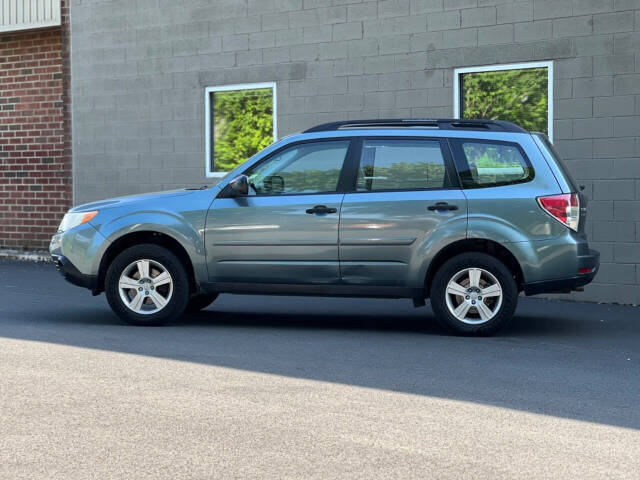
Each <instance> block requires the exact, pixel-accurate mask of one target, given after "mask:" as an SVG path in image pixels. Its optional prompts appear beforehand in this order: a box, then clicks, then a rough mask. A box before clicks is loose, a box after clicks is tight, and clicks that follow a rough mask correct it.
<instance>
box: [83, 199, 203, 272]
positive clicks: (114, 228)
mask: <svg viewBox="0 0 640 480" xmlns="http://www.w3.org/2000/svg"><path fill="white" fill-rule="evenodd" d="M198 224H199V226H198ZM203 226H204V215H202V220H201V221H200V222H196V223H195V224H194V222H193V219H190V220H187V219H185V218H184V217H183V216H181V215H179V214H176V213H174V212H166V211H158V210H152V209H147V210H138V211H135V212H129V213H122V214H121V215H118V216H115V217H113V218H111V219H109V220H107V221H105V222H104V223H102V224H100V225H97V226H96V228H98V230H99V231H100V233H101V234H102V235H103V236H104V237H105V239H106V240H105V241H104V242H103V243H102V244H101V245H100V246H99V248H98V251H97V252H96V255H95V257H94V263H93V266H92V270H93V271H94V272H96V273H97V272H98V271H99V269H100V263H101V262H102V258H103V257H104V254H105V252H106V251H107V250H108V248H109V247H110V246H111V245H112V244H113V242H115V241H116V240H118V239H119V238H121V237H123V236H125V235H129V234H131V233H137V232H157V233H162V234H164V235H167V236H169V237H171V238H172V239H174V240H175V241H177V242H178V243H179V244H180V245H181V246H182V247H183V248H184V249H185V251H186V252H187V255H188V256H189V259H190V260H191V264H192V265H193V269H194V272H195V275H196V280H198V281H199V282H200V281H202V280H203V279H206V278H207V267H206V265H207V264H206V257H205V248H204V242H203V238H202V237H203V236H202V230H201V229H202V228H203Z"/></svg>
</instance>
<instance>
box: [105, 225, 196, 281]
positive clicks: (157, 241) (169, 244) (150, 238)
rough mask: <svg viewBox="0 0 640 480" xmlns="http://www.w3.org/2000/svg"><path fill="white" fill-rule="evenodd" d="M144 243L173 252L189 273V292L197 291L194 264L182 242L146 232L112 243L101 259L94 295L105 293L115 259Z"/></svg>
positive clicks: (131, 234)
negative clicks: (109, 272) (106, 282)
mask: <svg viewBox="0 0 640 480" xmlns="http://www.w3.org/2000/svg"><path fill="white" fill-rule="evenodd" d="M143 243H152V244H154V245H159V246H161V247H165V248H167V249H168V250H171V252H173V253H174V254H175V255H176V256H177V257H178V259H179V260H180V262H181V263H182V264H183V265H184V267H185V269H186V271H187V277H188V278H189V291H190V292H191V293H194V292H196V291H197V289H198V282H197V280H196V274H195V270H194V268H193V262H192V261H191V258H190V257H189V254H188V253H187V251H186V250H185V248H184V247H183V246H182V245H181V244H180V242H179V241H178V240H176V239H175V238H173V237H172V236H170V235H167V234H166V233H163V232H157V231H151V230H145V231H137V232H131V233H127V234H125V235H122V236H121V237H118V238H117V239H115V240H114V241H113V242H111V244H110V245H109V246H108V247H107V249H106V250H105V252H104V254H103V255H102V258H101V259H100V266H99V268H98V280H97V283H96V289H97V291H95V292H94V293H100V292H102V291H104V288H105V285H104V282H105V277H106V274H107V269H108V268H109V265H111V262H112V261H113V259H114V258H116V257H117V256H118V255H119V254H120V253H122V252H123V251H125V250H126V249H127V248H129V247H133V246H135V245H140V244H143Z"/></svg>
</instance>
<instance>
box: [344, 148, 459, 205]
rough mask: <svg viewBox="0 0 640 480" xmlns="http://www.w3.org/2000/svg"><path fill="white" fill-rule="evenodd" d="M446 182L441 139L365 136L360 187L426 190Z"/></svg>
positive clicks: (367, 189) (363, 190) (366, 190)
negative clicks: (380, 138)
mask: <svg viewBox="0 0 640 480" xmlns="http://www.w3.org/2000/svg"><path fill="white" fill-rule="evenodd" d="M447 182H448V177H447V171H446V168H445V164H444V158H443V156H442V150H441V149H440V142H439V141H438V140H410V139H407V140H402V139H382V140H374V139H366V140H364V143H363V146H362V158H361V159H360V168H359V170H358V178H357V184H356V190H357V191H359V192H372V191H378V190H424V189H432V188H443V187H445V186H446V184H447Z"/></svg>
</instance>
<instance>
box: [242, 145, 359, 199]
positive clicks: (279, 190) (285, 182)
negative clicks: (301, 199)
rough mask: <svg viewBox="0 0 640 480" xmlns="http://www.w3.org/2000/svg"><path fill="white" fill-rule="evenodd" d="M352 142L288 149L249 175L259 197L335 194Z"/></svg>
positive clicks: (256, 167) (249, 171) (263, 163)
mask: <svg viewBox="0 0 640 480" xmlns="http://www.w3.org/2000/svg"><path fill="white" fill-rule="evenodd" d="M349 143H350V141H349V140H331V141H322V142H308V143H300V144H296V145H293V146H291V147H288V148H285V149H283V150H281V151H279V152H277V153H276V154H274V155H273V156H271V157H269V158H268V159H267V160H266V161H264V162H262V163H260V164H258V165H257V166H255V167H253V168H251V169H250V170H248V171H247V172H245V175H247V177H249V185H250V186H251V188H252V189H253V191H254V193H255V194H256V195H292V194H310V193H324V192H335V191H336V190H337V188H338V180H339V179H340V172H341V171H342V165H343V164H344V159H345V157H346V156H347V150H348V149H349Z"/></svg>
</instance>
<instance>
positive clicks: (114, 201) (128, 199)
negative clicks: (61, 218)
mask: <svg viewBox="0 0 640 480" xmlns="http://www.w3.org/2000/svg"><path fill="white" fill-rule="evenodd" d="M197 190H200V189H188V188H182V189H180V190H167V191H164V192H151V193H142V194H139V195H127V196H125V197H116V198H109V199H106V200H101V201H99V202H91V203H85V204H84V205H78V206H77V207H74V208H72V209H71V210H70V211H71V212H86V211H90V210H99V209H104V208H114V207H121V206H125V205H128V204H131V203H138V202H147V201H151V200H158V199H163V198H171V197H179V196H183V195H191V194H193V193H194V192H195V191H197Z"/></svg>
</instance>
